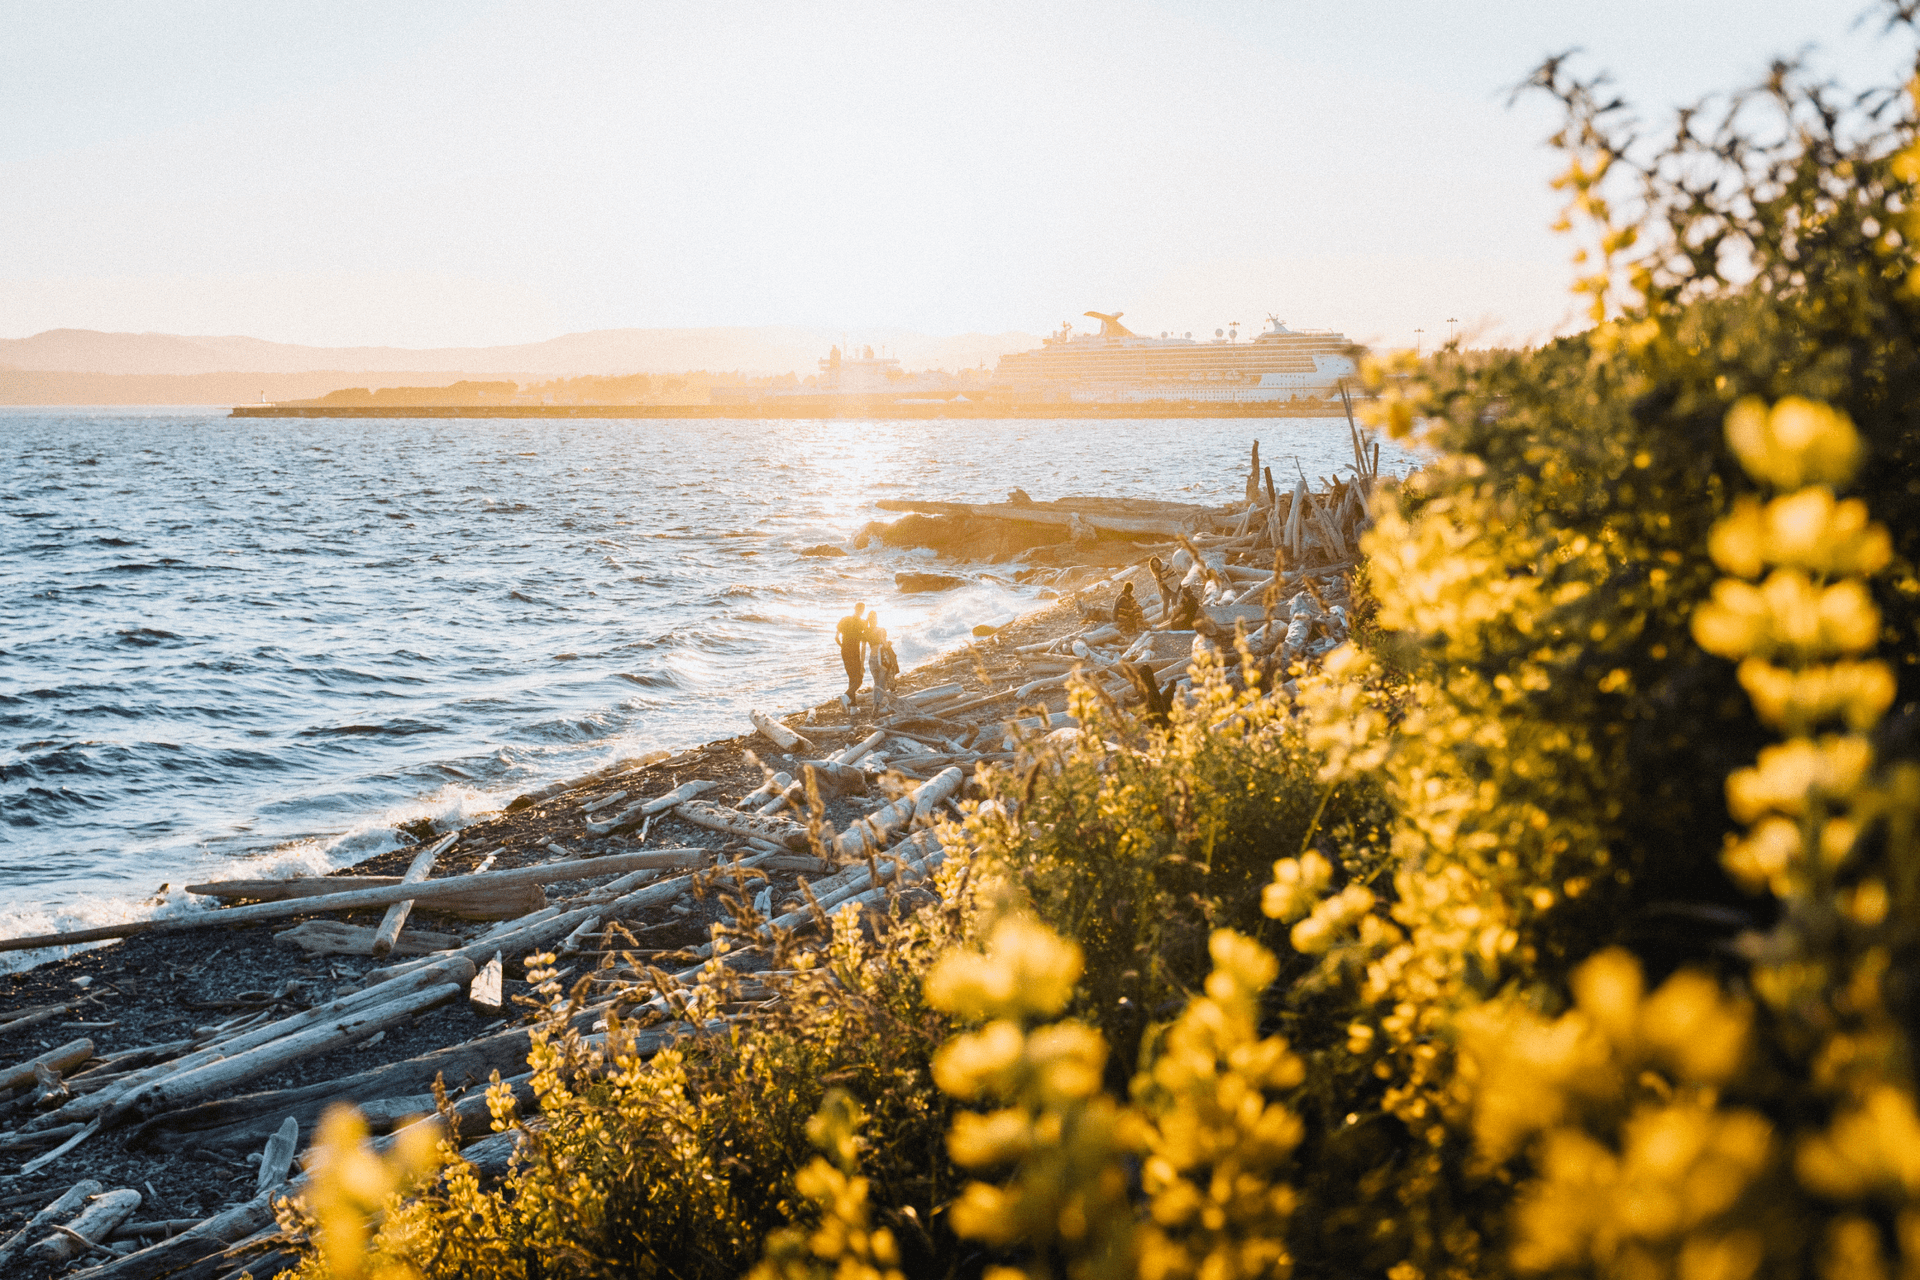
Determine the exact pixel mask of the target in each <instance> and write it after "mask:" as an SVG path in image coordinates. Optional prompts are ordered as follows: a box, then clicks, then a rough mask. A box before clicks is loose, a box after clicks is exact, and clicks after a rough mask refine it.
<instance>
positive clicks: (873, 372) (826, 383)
mask: <svg viewBox="0 0 1920 1280" xmlns="http://www.w3.org/2000/svg"><path fill="white" fill-rule="evenodd" d="M861 351H862V354H860V355H857V356H856V355H851V354H849V355H845V356H843V355H841V354H840V348H839V347H835V348H834V349H833V350H832V352H830V353H829V354H828V356H827V358H826V359H825V360H822V361H821V362H820V380H819V382H818V383H816V384H815V386H814V390H815V391H816V392H817V393H819V394H821V395H840V396H864V395H879V394H882V393H885V392H890V391H894V390H897V389H898V388H897V387H896V386H895V384H896V383H898V382H899V381H900V379H901V378H903V377H905V376H906V374H905V373H904V371H902V370H901V368H900V362H899V361H898V360H896V359H894V358H893V357H892V356H876V355H874V354H873V348H872V347H863V348H861Z"/></svg>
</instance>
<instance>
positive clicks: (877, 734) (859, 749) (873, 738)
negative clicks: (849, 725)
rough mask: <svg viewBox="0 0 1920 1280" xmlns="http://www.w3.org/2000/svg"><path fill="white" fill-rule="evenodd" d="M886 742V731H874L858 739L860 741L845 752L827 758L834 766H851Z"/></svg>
mask: <svg viewBox="0 0 1920 1280" xmlns="http://www.w3.org/2000/svg"><path fill="white" fill-rule="evenodd" d="M886 740H887V731H886V730H885V729H875V730H874V731H873V732H872V733H870V734H868V735H867V736H866V737H864V738H862V739H860V741H858V742H856V743H854V744H853V745H852V746H850V747H848V748H847V749H846V750H844V751H838V752H835V753H834V754H833V755H832V756H830V757H828V758H829V759H830V760H832V761H833V763H835V764H853V763H854V762H855V761H857V760H859V759H860V757H862V756H864V755H866V754H867V753H868V752H870V751H872V750H873V749H874V748H875V747H877V746H879V745H880V744H881V743H883V742H885V741H886Z"/></svg>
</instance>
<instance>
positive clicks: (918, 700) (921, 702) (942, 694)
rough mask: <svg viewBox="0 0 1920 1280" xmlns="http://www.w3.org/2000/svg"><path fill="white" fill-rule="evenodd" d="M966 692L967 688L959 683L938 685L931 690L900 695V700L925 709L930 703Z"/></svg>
mask: <svg viewBox="0 0 1920 1280" xmlns="http://www.w3.org/2000/svg"><path fill="white" fill-rule="evenodd" d="M966 691H967V686H965V685H963V684H960V683H958V682H955V683H952V684H937V685H934V686H933V687H932V688H931V689H916V690H915V691H914V692H912V693H903V694H901V695H900V700H901V701H902V702H911V703H913V704H915V705H916V706H922V707H924V706H926V705H928V704H929V703H934V702H940V701H943V700H945V699H947V698H952V697H956V696H958V695H959V694H963V693H965V692H966Z"/></svg>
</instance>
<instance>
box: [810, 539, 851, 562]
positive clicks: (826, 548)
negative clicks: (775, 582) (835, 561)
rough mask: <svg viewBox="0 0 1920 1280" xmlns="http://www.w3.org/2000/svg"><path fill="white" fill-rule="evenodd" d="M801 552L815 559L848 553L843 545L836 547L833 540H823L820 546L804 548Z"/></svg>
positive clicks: (830, 557)
mask: <svg viewBox="0 0 1920 1280" xmlns="http://www.w3.org/2000/svg"><path fill="white" fill-rule="evenodd" d="M800 554H801V555H803V556H809V557H812V558H814V559H819V560H827V559H832V558H833V557H836V556H844V555H846V554H847V553H846V550H845V549H844V548H842V547H836V546H834V545H833V544H832V543H831V542H823V543H821V544H820V545H819V546H816V547H806V548H804V549H802V550H801V552H800Z"/></svg>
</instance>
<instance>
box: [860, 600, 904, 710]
mask: <svg viewBox="0 0 1920 1280" xmlns="http://www.w3.org/2000/svg"><path fill="white" fill-rule="evenodd" d="M867 665H868V666H869V667H870V668H872V670H873V709H874V710H875V711H878V710H880V709H881V708H882V707H884V706H885V705H886V704H887V703H888V702H890V701H891V700H892V698H893V678H894V677H895V676H897V675H899V674H900V658H899V656H898V655H897V654H895V653H894V651H893V642H892V641H891V640H889V639H887V629H886V628H885V627H883V626H881V625H880V615H879V614H877V613H870V614H868V615H867Z"/></svg>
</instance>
